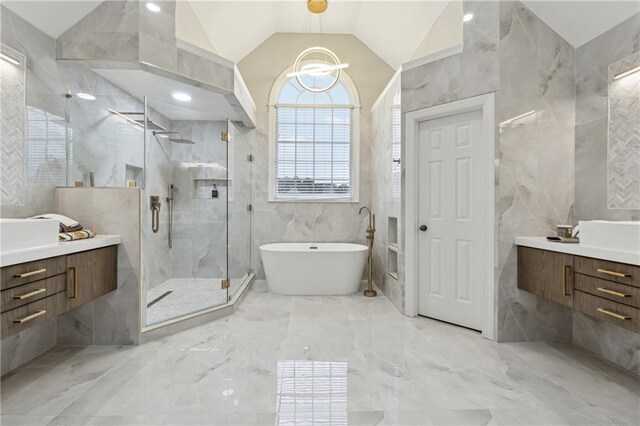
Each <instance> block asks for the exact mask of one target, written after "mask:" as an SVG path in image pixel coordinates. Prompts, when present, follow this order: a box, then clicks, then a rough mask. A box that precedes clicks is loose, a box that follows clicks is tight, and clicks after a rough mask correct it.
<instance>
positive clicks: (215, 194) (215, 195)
mask: <svg viewBox="0 0 640 426" xmlns="http://www.w3.org/2000/svg"><path fill="white" fill-rule="evenodd" d="M211 198H218V185H216V184H215V183H214V184H213V189H212V190H211Z"/></svg>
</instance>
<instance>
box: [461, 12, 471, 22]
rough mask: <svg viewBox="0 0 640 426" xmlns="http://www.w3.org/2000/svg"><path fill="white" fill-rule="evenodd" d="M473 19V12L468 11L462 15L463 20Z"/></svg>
mask: <svg viewBox="0 0 640 426" xmlns="http://www.w3.org/2000/svg"><path fill="white" fill-rule="evenodd" d="M472 19H473V13H467V14H465V15H464V16H463V17H462V22H469V21H470V20H472Z"/></svg>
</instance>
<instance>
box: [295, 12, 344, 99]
mask: <svg viewBox="0 0 640 426" xmlns="http://www.w3.org/2000/svg"><path fill="white" fill-rule="evenodd" d="M328 7H329V2H328V0H307V9H308V10H309V12H311V13H313V14H316V15H320V29H321V32H322V29H323V27H324V26H323V22H322V16H321V14H322V13H323V12H325V11H326V10H327V8H328ZM308 21H309V20H308V19H307V21H305V28H303V32H305V29H306V28H308V26H309V22H308ZM348 67H349V64H347V63H341V62H340V59H338V56H337V55H336V54H335V53H333V52H332V51H331V50H329V49H327V48H326V47H319V46H316V47H310V48H308V49H305V50H303V51H302V52H301V53H300V54H299V55H298V57H297V58H296V60H295V61H294V63H293V66H292V71H291V72H289V73H287V77H288V78H293V77H295V78H296V80H297V81H298V84H300V86H301V87H303V88H304V89H305V90H308V91H309V92H313V93H321V92H326V91H329V90H331V89H332V88H333V87H334V86H335V85H336V84H337V83H338V81H339V80H340V74H341V72H342V70H343V69H345V68H348Z"/></svg>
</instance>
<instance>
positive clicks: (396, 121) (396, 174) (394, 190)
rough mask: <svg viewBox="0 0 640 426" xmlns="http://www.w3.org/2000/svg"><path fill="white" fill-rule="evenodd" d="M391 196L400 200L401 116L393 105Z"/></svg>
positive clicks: (398, 106)
mask: <svg viewBox="0 0 640 426" xmlns="http://www.w3.org/2000/svg"><path fill="white" fill-rule="evenodd" d="M391 113H392V116H391V156H392V157H393V162H392V165H391V196H392V197H393V198H400V192H401V179H402V172H401V168H400V157H401V140H400V138H401V133H400V132H401V119H402V118H401V115H400V105H394V106H393V109H392V110H391Z"/></svg>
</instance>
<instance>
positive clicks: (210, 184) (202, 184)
mask: <svg viewBox="0 0 640 426" xmlns="http://www.w3.org/2000/svg"><path fill="white" fill-rule="evenodd" d="M193 184H194V198H197V199H199V200H207V199H212V200H217V199H222V200H225V199H227V196H229V195H230V194H231V191H230V189H231V188H230V184H231V181H229V180H227V179H196V180H194V181H193ZM214 185H215V186H214ZM214 189H217V190H218V196H217V197H213V196H212V195H211V193H212V191H213V190H214Z"/></svg>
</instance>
